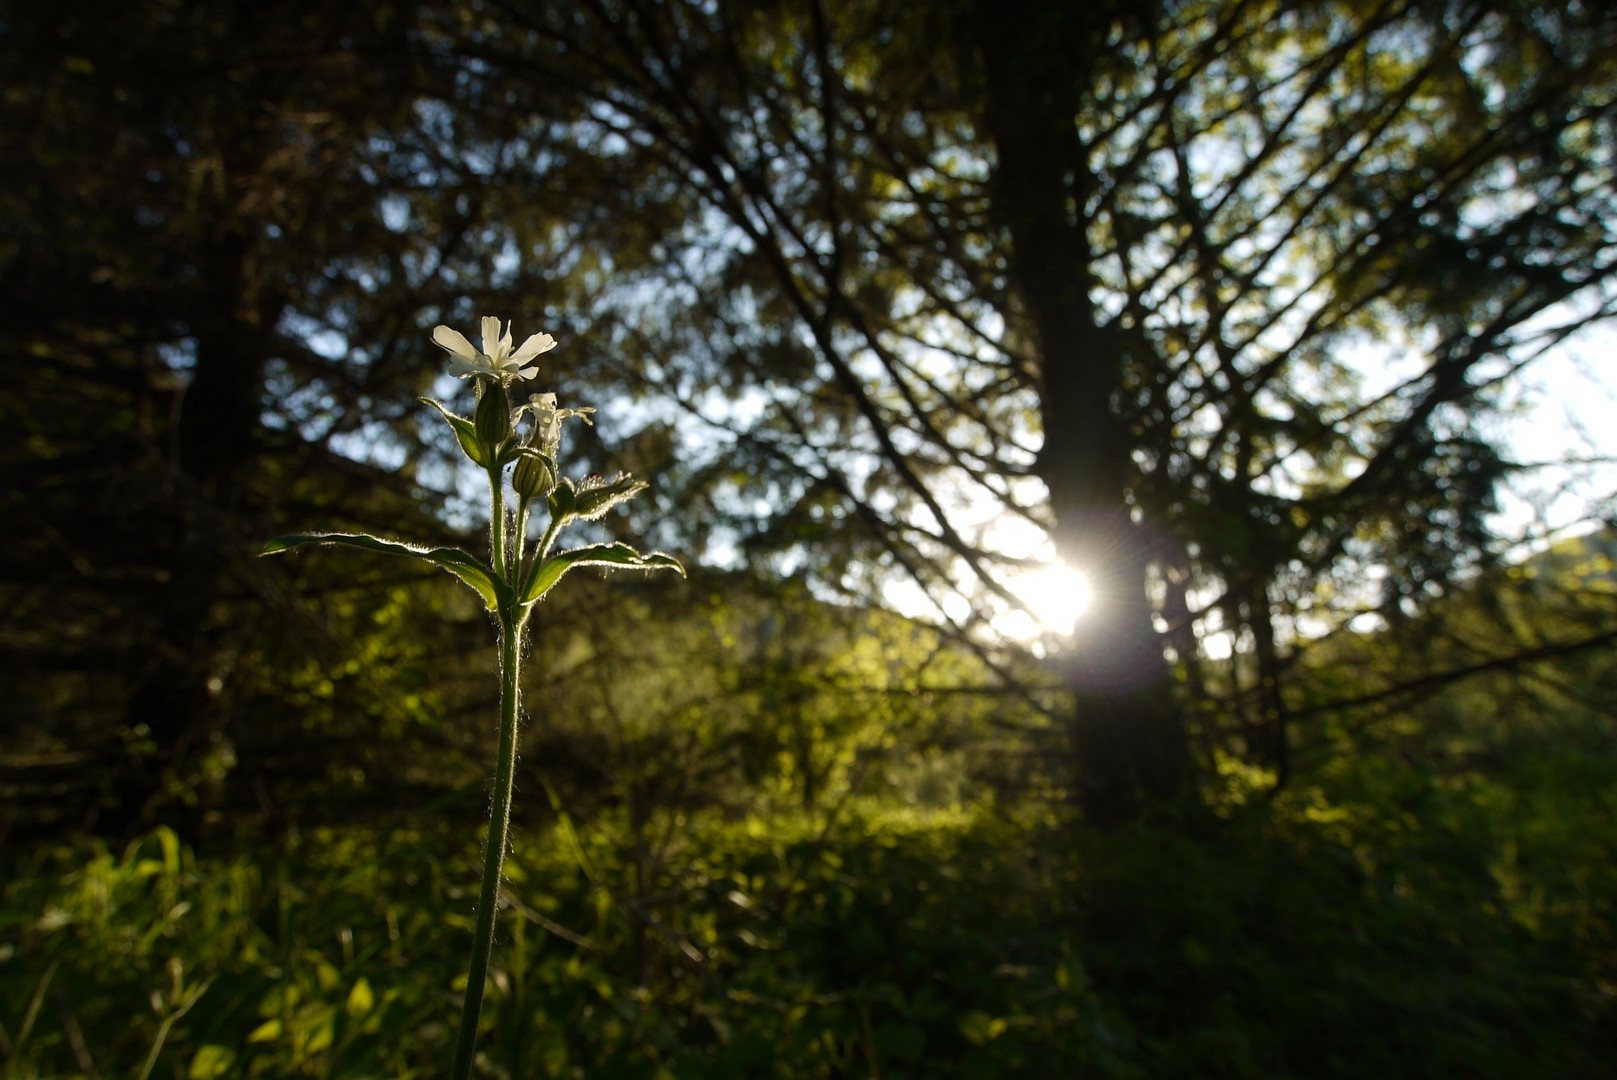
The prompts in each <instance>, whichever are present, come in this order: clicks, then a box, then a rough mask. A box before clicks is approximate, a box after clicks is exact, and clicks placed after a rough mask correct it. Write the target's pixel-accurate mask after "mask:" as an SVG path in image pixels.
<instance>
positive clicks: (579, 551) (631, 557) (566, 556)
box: [520, 542, 685, 604]
mask: <svg viewBox="0 0 1617 1080" xmlns="http://www.w3.org/2000/svg"><path fill="white" fill-rule="evenodd" d="M576 566H604V567H606V568H607V569H609V570H677V571H678V572H679V575H680V576H681V577H684V576H685V568H684V567H683V566H681V565H680V564H679V560H678V559H676V558H674V557H673V556H672V555H664V554H663V553H662V552H660V551H653V552H652V553H651V554H649V555H642V554H640V553H639V552H638V551H636V550H635V549H634V548H632V547H630V546H629V545H628V544H625V543H621V542H619V543H613V544H591V545H590V546H588V547H581V548H575V549H574V550H572V551H564V552H562V553H561V554H560V555H554V556H552V557H550V558H548V559H546V560H545V561H544V562H543V563H541V564H539V565H538V566H537V567H536V568H535V569H534V570H533V571H531V572H530V576H529V579H528V581H527V582H526V584H525V586H524V588H523V590H522V597H521V601H520V602H521V603H524V604H531V603H533V602H534V601H535V600H538V599H540V598H541V597H543V596H544V595H545V594H546V593H547V592H549V591H550V590H551V588H552V587H554V586H555V584H556V582H558V581H560V580H561V577H562V575H563V574H565V573H567V571H569V570H571V569H573V568H574V567H576Z"/></svg>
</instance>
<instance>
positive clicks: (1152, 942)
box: [0, 753, 1617, 1078]
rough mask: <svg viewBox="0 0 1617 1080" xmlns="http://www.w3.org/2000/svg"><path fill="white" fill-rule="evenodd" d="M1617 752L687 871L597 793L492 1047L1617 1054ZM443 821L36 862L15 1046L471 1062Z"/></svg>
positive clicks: (1533, 1072) (171, 1065)
mask: <svg viewBox="0 0 1617 1080" xmlns="http://www.w3.org/2000/svg"><path fill="white" fill-rule="evenodd" d="M1614 781H1617V758H1614V757H1613V756H1611V755H1608V756H1606V757H1604V758H1597V757H1594V756H1591V755H1581V756H1577V757H1573V756H1571V755H1567V754H1560V755H1556V754H1550V753H1541V754H1538V755H1532V756H1524V757H1523V758H1522V759H1521V760H1519V761H1518V763H1517V765H1516V766H1515V768H1513V769H1512V770H1510V771H1508V772H1507V773H1506V774H1504V775H1502V776H1495V777H1481V776H1474V777H1470V778H1466V779H1463V780H1439V779H1434V777H1433V776H1432V775H1431V774H1429V773H1427V772H1426V771H1424V770H1422V769H1420V768H1418V767H1413V766H1410V765H1409V764H1407V763H1402V762H1398V761H1396V760H1395V759H1392V758H1378V757H1368V758H1366V757H1360V758H1356V759H1343V761H1342V762H1340V763H1338V767H1336V768H1334V769H1331V770H1326V771H1325V772H1323V773H1322V774H1321V776H1320V777H1319V778H1318V782H1317V783H1315V784H1311V785H1310V786H1309V787H1308V789H1307V790H1306V792H1305V791H1303V790H1302V789H1299V790H1298V791H1297V792H1294V793H1291V794H1289V795H1287V796H1286V797H1285V799H1284V800H1283V801H1282V802H1281V803H1280V804H1279V805H1278V806H1277V807H1276V812H1275V813H1274V814H1272V815H1268V814H1241V815H1236V816H1235V817H1234V818H1233V819H1231V820H1227V821H1218V822H1215V823H1205V822H1204V823H1203V824H1202V825H1201V826H1200V827H1198V828H1194V829H1191V830H1188V831H1187V830H1171V829H1164V828H1161V827H1158V826H1152V825H1141V826H1134V827H1131V828H1129V829H1126V830H1122V831H1113V832H1109V833H1106V834H1101V835H1094V834H1079V835H1075V834H1074V833H1073V832H1072V831H1071V830H1070V828H1063V827H1060V826H1061V824H1062V823H1061V822H1060V821H1059V815H1051V814H1049V813H1046V812H1039V813H1033V814H1029V813H1020V814H1008V813H1006V812H1003V810H996V809H995V808H994V807H993V806H991V805H990V804H987V803H978V804H975V805H970V806H956V807H952V808H951V807H947V806H936V805H933V806H926V807H905V806H903V805H902V804H900V803H898V802H896V801H895V800H892V799H890V798H889V799H875V798H863V799H858V800H855V801H854V802H852V803H850V804H849V805H847V806H846V807H845V808H844V811H843V813H841V814H840V815H839V816H837V817H836V818H835V819H834V820H833V819H830V818H828V817H827V816H825V815H814V814H810V813H808V812H807V811H804V810H801V809H797V808H785V809H781V810H779V811H775V812H756V813H751V814H746V815H737V814H734V813H730V812H727V811H725V810H722V809H710V810H703V811H696V812H680V813H678V814H676V815H674V816H672V817H670V818H668V819H667V820H666V821H660V820H659V821H657V822H656V823H657V824H659V825H666V826H668V828H667V837H668V838H667V841H666V842H665V844H664V846H663V850H662V857H661V859H660V860H658V862H657V865H656V866H655V868H653V869H649V870H648V867H647V866H646V864H645V862H644V861H643V860H641V859H639V858H637V857H636V856H637V854H638V853H639V852H640V850H641V846H640V840H639V838H638V837H637V835H636V827H635V823H634V822H633V820H632V814H630V813H628V812H625V811H622V810H617V811H602V812H600V813H597V814H594V815H591V816H590V817H588V818H587V819H586V818H575V817H573V816H571V815H567V814H561V815H559V816H556V817H554V818H552V819H551V821H550V822H549V823H548V824H547V825H545V826H543V827H540V828H537V829H533V830H531V831H525V832H523V833H522V834H521V835H520V836H519V839H518V841H517V843H516V846H515V850H514V852H513V857H512V861H511V869H510V881H509V884H508V888H507V892H508V905H507V907H506V909H505V911H504V913H503V915H502V920H501V929H500V947H499V948H498V950H497V952H496V966H497V970H496V972H495V975H494V989H493V991H492V992H491V993H492V997H491V1003H490V1007H489V1009H488V1011H487V1020H486V1021H485V1023H486V1024H487V1025H488V1031H487V1035H486V1036H485V1039H484V1041H483V1044H482V1045H483V1051H482V1053H483V1056H484V1059H485V1066H484V1072H485V1074H486V1075H490V1076H532V1077H539V1076H578V1077H583V1076H590V1077H655V1076H670V1077H685V1076H690V1077H695V1076H720V1077H726V1076H730V1077H737V1078H740V1077H765V1076H779V1077H836V1076H891V1077H902V1076H911V1077H922V1076H928V1077H930V1076H961V1077H995V1076H1010V1075H1028V1076H1049V1075H1062V1076H1096V1077H1175V1076H1183V1077H1197V1076H1228V1077H1279V1076H1320V1077H1327V1076H1329V1077H1358V1076H1363V1075H1366V1074H1367V1073H1372V1074H1375V1075H1384V1076H1388V1077H1419V1076H1432V1075H1486V1076H1495V1077H1523V1078H1527V1077H1541V1076H1545V1075H1554V1076H1589V1077H1598V1076H1611V1075H1613V1072H1612V1067H1611V1062H1612V1061H1613V1060H1617V1056H1614V1055H1617V1040H1614V1038H1613V1032H1614V1031H1617V1024H1614V1021H1617V1008H1614V1006H1613V993H1612V987H1613V985H1614V979H1617V937H1614V933H1613V931H1614V930H1617V927H1614V926H1613V923H1612V911H1613V906H1612V901H1613V899H1614V898H1617V896H1614V894H1617V873H1614V872H1613V869H1612V867H1613V866H1617V850H1614V846H1617V841H1614V840H1613V837H1614V836H1617V832H1614V831H1613V830H1611V829H1610V828H1609V827H1607V828H1598V827H1595V828H1592V827H1590V826H1591V824H1596V823H1599V824H1604V825H1607V826H1609V824H1610V823H1611V819H1612V814H1613V813H1614V812H1617V801H1614V798H1613V794H1612V793H1613V792H1614V791H1617V783H1614ZM670 813H671V812H670ZM659 816H660V815H654V818H657V817H659ZM411 821H412V823H411V824H407V825H401V824H395V825H392V826H386V827H374V828H372V827H365V826H356V825H343V826H324V827H321V828H318V829H311V830H308V831H305V832H301V833H299V832H293V833H289V834H286V835H285V836H283V837H282V838H281V839H280V840H278V841H271V840H268V839H265V838H259V839H258V840H257V841H256V843H255V844H254V845H253V846H250V847H249V846H246V845H245V844H244V845H242V846H239V847H233V846H232V845H229V844H224V845H218V846H217V850H215V851H213V852H205V853H194V852H193V851H192V850H191V849H189V848H187V847H185V846H184V845H182V844H181V843H180V842H179V841H178V839H177V838H176V837H175V836H174V834H173V833H172V832H171V831H169V830H166V829H159V830H158V831H157V832H155V833H152V834H150V835H148V836H146V837H143V838H141V839H140V840H138V841H136V842H134V843H132V844H130V845H129V846H128V847H126V848H123V849H116V848H109V847H108V846H107V845H106V844H104V843H101V842H82V843H77V844H70V845H49V846H41V847H38V848H36V849H34V850H32V851H29V852H26V853H13V855H12V856H11V857H10V858H9V859H8V863H7V866H6V868H5V878H6V880H7V881H8V883H9V884H8V885H7V886H6V888H5V893H4V914H3V918H4V927H3V931H0V942H3V944H0V949H3V950H4V960H3V962H0V1024H3V1025H4V1032H5V1045H4V1047H3V1050H4V1054H5V1058H4V1060H5V1063H6V1064H5V1070H6V1071H5V1072H4V1075H6V1076H8V1077H19V1078H20V1077H36V1076H39V1077H43V1076H69V1075H86V1074H88V1073H89V1071H90V1068H91V1067H93V1069H94V1070H95V1071H96V1073H97V1074H99V1075H103V1076H110V1075H136V1074H137V1073H139V1072H140V1070H141V1069H142V1067H143V1064H144V1063H145V1062H146V1061H147V1060H148V1059H152V1060H154V1061H155V1062H157V1065H156V1071H155V1072H154V1073H153V1075H175V1076H187V1077H207V1076H331V1077H338V1076H353V1077H359V1076H399V1077H408V1076H421V1077H426V1076H432V1075H437V1074H438V1073H439V1071H441V1068H442V1059H443V1056H444V1054H445V1053H446V1052H447V1048H448V1042H449V1037H450V1027H449V1020H450V1017H451V1014H452V1011H453V1009H454V1008H455V1001H456V997H457V990H458V987H457V986H456V984H455V979H456V978H457V976H460V972H461V969H462V966H463V960H464V958H463V956H462V955H461V953H462V951H463V948H464V943H465V939H466V937H467V935H468V932H469V922H470V895H469V892H468V889H467V885H468V883H469V882H471V881H472V880H473V874H474V866H473V862H474V858H473V857H474V855H475V851H474V850H473V849H472V847H471V845H469V844H468V843H467V840H468V838H469V837H468V830H467V829H466V828H454V827H451V826H449V825H448V824H446V823H445V821H444V820H443V818H442V816H441V815H436V814H419V815H416V816H415V817H414V818H412V819H411ZM248 852H251V855H249V854H248ZM460 977H463V976H460Z"/></svg>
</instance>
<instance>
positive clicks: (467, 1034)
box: [263, 316, 684, 1080]
mask: <svg viewBox="0 0 1617 1080" xmlns="http://www.w3.org/2000/svg"><path fill="white" fill-rule="evenodd" d="M481 330H482V342H481V344H482V348H481V349H479V348H477V347H475V346H473V345H472V343H471V342H469V341H467V340H466V338H465V336H464V335H462V334H461V333H459V332H458V331H455V330H452V329H450V328H449V327H447V326H439V327H437V328H436V329H434V330H433V332H432V340H433V341H434V342H436V343H437V344H438V345H439V346H440V347H442V348H443V349H444V350H445V351H447V352H448V353H449V354H450V362H449V370H450V373H451V374H453V375H456V376H458V377H460V378H462V379H472V380H473V381H474V385H475V389H476V392H477V405H476V408H475V409H474V410H473V414H472V416H471V417H469V418H468V417H464V416H458V415H456V414H455V413H453V412H450V411H449V410H448V409H447V408H445V407H444V406H443V404H441V403H440V402H437V401H433V400H432V399H430V398H422V399H421V400H422V401H423V402H424V403H425V404H427V405H431V406H432V407H433V408H434V409H437V410H438V413H439V414H440V415H441V416H442V417H443V418H444V420H445V421H447V422H448V424H449V426H450V428H452V429H453V430H454V433H455V438H456V440H457V441H458V442H459V443H460V448H461V450H462V451H463V452H464V453H465V455H466V456H467V457H468V458H470V459H471V460H472V462H473V463H474V464H475V465H477V466H478V467H479V468H481V469H482V470H483V471H484V472H485V473H486V474H487V476H488V486H489V520H490V526H489V532H490V537H489V558H488V559H487V561H484V560H482V559H479V558H477V557H476V556H475V555H472V554H471V553H469V552H467V551H463V550H461V549H460V548H452V547H423V546H420V545H416V544H409V543H402V542H400V541H396V540H383V539H380V538H378V537H375V536H369V535H365V534H354V533H300V534H296V535H292V536H282V537H280V538H278V539H276V540H272V541H270V543H269V544H268V545H267V546H266V547H265V548H264V551H263V554H265V555H272V554H275V553H277V552H282V551H290V550H292V549H293V548H300V547H306V546H309V545H344V546H348V547H357V548H364V549H366V550H369V551H381V552H386V553H388V554H391V555H404V556H408V557H410V558H413V559H419V560H420V561H422V562H426V563H431V564H432V565H433V566H436V567H438V568H440V569H443V570H447V571H449V572H450V573H451V574H454V575H455V576H456V577H457V578H459V579H460V580H461V581H463V582H465V583H466V584H467V585H469V586H470V587H471V588H472V589H473V590H475V591H476V593H477V594H478V596H480V597H481V598H482V600H483V603H484V605H485V606H486V607H487V608H488V610H489V611H490V612H492V613H493V614H494V616H495V618H496V620H497V621H498V623H499V635H500V637H499V666H500V749H499V758H498V762H497V765H496V769H495V778H494V793H493V799H492V810H491V813H490V819H489V832H488V847H487V850H486V852H485V855H484V861H483V884H482V889H481V891H480V892H479V894H478V900H477V918H476V925H475V928H474V930H473V940H472V954H471V962H470V964H469V967H468V971H467V978H466V997H465V1001H464V1005H463V1008H462V1011H461V1025H460V1034H459V1038H458V1040H457V1043H456V1048H455V1063H454V1070H453V1072H452V1074H451V1075H452V1076H453V1077H454V1078H455V1080H465V1078H466V1077H469V1076H470V1075H471V1068H472V1057H473V1053H474V1051H475V1049H476V1044H477V1026H478V1018H479V1016H480V1015H481V1013H482V1007H483V994H484V989H485V983H486V981H487V976H488V965H489V959H490V956H491V953H492V949H493V941H494V915H495V909H496V907H497V905H498V900H499V889H500V879H501V872H502V867H503V865H504V861H505V849H506V845H507V838H508V833H509V829H510V821H511V791H512V778H513V773H514V771H515V766H516V757H517V718H518V716H519V714H520V701H519V697H520V682H519V679H520V675H521V663H522V644H523V635H524V634H525V632H526V629H527V624H528V616H529V615H530V614H532V612H533V609H534V605H536V604H537V603H538V602H539V601H540V600H543V599H544V598H545V596H546V595H547V594H548V593H549V592H550V590H551V589H553V588H555V587H556V584H557V582H559V581H560V580H561V579H562V577H563V575H565V574H566V573H567V572H568V571H569V570H573V569H576V568H578V567H581V566H598V567H602V568H604V569H608V570H622V569H635V570H674V571H677V572H679V573H680V574H683V573H684V569H683V568H682V567H681V566H680V564H679V562H678V560H676V559H674V558H672V557H671V556H668V555H664V554H662V553H661V552H651V553H650V554H645V555H642V554H641V553H640V552H638V551H636V550H635V549H634V548H632V547H630V546H629V545H628V544H625V543H621V542H613V543H598V544H587V545H585V546H582V547H576V548H571V549H568V550H563V551H556V550H554V548H555V545H556V541H557V539H558V538H559V537H560V535H561V533H562V532H563V531H564V530H565V529H566V528H567V527H568V526H570V525H573V524H575V523H577V522H580V521H595V520H598V519H599V518H601V517H602V516H604V515H605V514H606V513H607V512H608V511H609V510H611V509H612V508H613V507H615V506H617V505H618V504H619V503H623V502H627V501H628V500H629V499H632V498H634V497H635V496H636V495H638V494H639V493H640V492H642V491H644V490H645V488H646V484H645V483H644V482H643V481H641V480H637V479H635V478H634V477H632V476H630V475H628V474H627V473H624V474H620V475H619V476H617V477H616V478H614V479H611V480H605V479H602V478H600V477H590V478H589V479H586V480H582V481H574V480H571V479H568V478H567V477H564V476H561V475H560V468H559V466H558V464H557V462H558V460H559V455H560V451H561V443H562V428H563V424H564V423H565V422H566V421H568V420H582V421H583V422H585V423H592V422H593V421H591V420H590V414H591V413H593V412H594V411H595V410H594V409H590V408H579V409H564V408H561V407H560V406H558V405H557V403H556V395H555V394H549V393H546V394H532V395H530V396H529V397H528V400H527V402H526V403H524V404H521V405H514V404H513V402H512V394H511V389H512V384H513V383H514V382H516V381H517V380H519V379H520V380H527V379H530V378H532V377H533V376H534V375H535V374H536V373H537V372H538V366H537V365H536V364H535V361H536V360H537V359H538V358H539V357H540V356H541V355H543V354H544V353H547V352H549V351H550V350H551V349H553V348H554V347H555V345H556V343H555V341H554V339H552V338H551V336H550V335H549V334H534V335H532V336H531V337H529V338H527V339H526V340H525V341H524V342H523V343H522V344H521V345H520V346H518V347H515V348H513V346H512V338H511V331H510V329H509V324H508V325H507V328H506V330H505V331H504V333H503V334H502V333H501V330H500V320H499V319H497V318H494V317H492V316H485V317H484V318H483V320H482V326H481ZM508 467H510V492H509V494H511V495H514V503H513V504H512V505H511V506H509V507H508V505H507V495H508V492H507V487H506V473H507V468H508ZM536 506H539V507H543V508H544V509H545V511H546V512H547V513H548V520H547V522H546V524H545V527H544V530H543V532H542V533H541V534H540V535H539V537H538V539H537V540H533V539H530V537H529V527H528V519H529V516H530V514H531V512H532V511H533V509H534V508H535V507H536Z"/></svg>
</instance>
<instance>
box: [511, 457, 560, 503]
mask: <svg viewBox="0 0 1617 1080" xmlns="http://www.w3.org/2000/svg"><path fill="white" fill-rule="evenodd" d="M511 486H512V487H514V488H516V492H517V494H518V495H520V496H522V497H523V498H524V499H543V498H546V497H547V496H549V495H550V493H551V492H552V491H554V490H555V489H556V463H555V462H554V461H552V460H550V458H548V457H546V456H545V455H544V454H541V453H540V452H539V451H537V450H532V449H524V450H523V451H522V456H521V457H519V458H517V467H516V468H515V469H513V470H512V471H511Z"/></svg>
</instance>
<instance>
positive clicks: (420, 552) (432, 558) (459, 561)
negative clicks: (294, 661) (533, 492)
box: [259, 533, 510, 611]
mask: <svg viewBox="0 0 1617 1080" xmlns="http://www.w3.org/2000/svg"><path fill="white" fill-rule="evenodd" d="M309 544H321V545H326V544H342V545H345V546H347V547H357V548H364V549H366V550H367V551H380V552H383V553H385V554H388V555H408V556H409V557H411V558H413V559H420V560H421V561H422V562H428V563H431V564H432V565H434V566H436V567H439V568H440V569H443V570H448V571H449V572H450V573H451V574H454V575H455V576H456V577H458V578H460V580H462V581H464V582H465V583H466V584H468V585H470V586H471V587H472V588H474V589H476V590H477V594H478V595H479V596H481V597H482V598H483V603H484V604H486V605H487V606H488V609H489V610H490V611H495V610H497V609H498V608H499V606H500V601H501V600H503V599H509V597H510V591H509V589H508V588H507V587H506V586H505V584H504V583H502V582H501V581H500V580H499V578H497V577H495V576H494V571H492V570H490V569H489V568H488V567H487V566H484V565H483V564H482V563H480V562H478V561H477V560H476V559H475V558H473V557H472V556H471V555H468V554H467V553H466V552H464V551H462V550H461V549H460V548H447V547H444V548H426V547H420V546H417V545H415V544H401V543H399V542H398V541H396V540H381V539H378V538H377V537H374V536H367V535H366V534H364V533H358V534H355V533H294V534H293V535H291V536H278V537H276V538H275V539H274V540H271V541H270V542H269V543H268V544H266V545H264V550H263V551H261V552H259V554H260V555H274V554H277V553H279V552H282V551H290V550H292V549H293V548H297V547H304V546H306V545H309Z"/></svg>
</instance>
